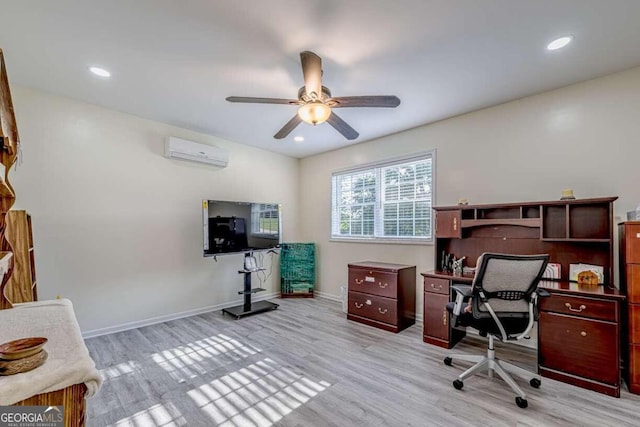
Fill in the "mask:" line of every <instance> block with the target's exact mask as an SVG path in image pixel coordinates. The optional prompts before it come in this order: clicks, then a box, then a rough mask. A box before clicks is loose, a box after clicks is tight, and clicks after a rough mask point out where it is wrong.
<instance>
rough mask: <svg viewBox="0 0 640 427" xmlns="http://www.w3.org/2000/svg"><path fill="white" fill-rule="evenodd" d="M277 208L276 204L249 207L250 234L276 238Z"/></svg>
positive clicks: (259, 204) (260, 204) (254, 204)
mask: <svg viewBox="0 0 640 427" xmlns="http://www.w3.org/2000/svg"><path fill="white" fill-rule="evenodd" d="M278 208H279V206H278V205H277V204H267V203H253V204H252V205H251V233H253V234H264V235H269V236H277V235H278V225H279V220H278V213H279V212H278Z"/></svg>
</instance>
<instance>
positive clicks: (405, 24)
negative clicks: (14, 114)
mask: <svg viewBox="0 0 640 427" xmlns="http://www.w3.org/2000/svg"><path fill="white" fill-rule="evenodd" d="M639 18H640V1H638V0H607V1H604V0H535V1H514V0H455V1H452V0H397V1H390V0H305V1H300V0H270V1H267V0H238V1H220V0H219V1H211V0H190V1H186V0H183V1H177V0H135V1H131V0H102V1H95V0H50V1H36V0H23V1H14V0H1V1H0V47H1V48H3V49H4V52H5V58H6V60H7V65H8V73H9V78H10V81H11V82H12V83H17V84H21V85H25V86H30V87H35V88H38V89H42V90H45V91H48V92H53V93H57V94H61V95H64V96H68V97H71V98H75V99H79V100H82V101H86V102H90V103H93V104H98V105H101V106H104V107H107V108H112V109H115V110H119V111H124V112H127V113H131V114H135V115H137V116H140V117H145V118H149V119H153V120H158V121H161V122H165V123H169V124H173V125H177V126H181V127H184V128H188V129H192V130H196V131H201V132H205V133H208V134H212V135H215V136H218V137H221V138H224V139H227V140H230V141H235V142H239V143H243V144H249V145H254V146H257V147H261V148H264V149H267V150H272V151H276V152H280V153H284V154H287V155H290V156H294V157H305V156H309V155H312V154H315V153H320V152H323V151H329V150H333V149H336V148H341V147H344V146H346V145H348V144H353V143H359V142H363V141H367V140H370V139H373V138H378V137H381V136H384V135H389V134H392V133H395V132H399V131H402V130H405V129H409V128H412V127H416V126H420V125H423V124H426V123H431V122H434V121H437V120H441V119H444V118H447V117H452V116H455V115H458V114H462V113H465V112H469V111H473V110H477V109H479V108H483V107H487V106H491V105H496V104H499V103H502V102H505V101H508V100H512V99H516V98H520V97H523V96H526V95H530V94H534V93H539V92H542V91H546V90H549V89H553V88H557V87H561V86H565V85H568V84H571V83H574V82H578V81H581V80H586V79H590V78H593V77H596V76H601V75H605V74H609V73H612V72H615V71H619V70H623V69H626V68H630V67H633V66H637V65H640V49H639V48H638V46H639V45H640V25H639V24H638V22H640V20H639ZM566 34H572V35H574V36H575V40H574V42H573V43H572V44H570V45H569V46H568V47H567V48H565V49H563V50H560V51H556V52H549V51H546V50H545V46H546V44H547V43H548V42H549V41H551V40H552V39H554V38H556V37H557V36H562V35H566ZM303 50H311V51H314V52H315V53H317V54H318V55H320V56H321V57H322V59H323V69H324V77H323V84H324V85H325V86H327V87H329V88H330V89H331V91H332V92H333V95H334V96H352V95H397V96H398V97H399V98H400V99H401V100H402V103H401V105H400V106H399V107H398V108H396V109H381V108H345V109H341V110H340V111H339V114H340V116H341V117H342V118H343V119H344V120H346V121H347V122H348V123H349V124H351V126H353V127H354V128H355V129H356V130H357V131H358V132H359V133H360V137H359V138H358V139H357V140H355V141H353V142H349V141H347V140H345V139H344V138H343V137H342V136H341V135H340V134H338V133H337V132H336V131H335V130H334V129H333V128H332V127H331V126H330V125H328V124H322V125H318V126H316V127H313V126H311V125H308V124H306V123H302V124H301V125H300V126H299V127H298V128H296V129H295V130H294V131H293V132H292V133H291V134H290V135H289V137H288V138H287V139H284V140H275V139H273V135H274V134H275V133H276V132H277V131H278V130H279V129H280V128H281V127H282V126H283V125H284V124H285V123H286V122H287V121H288V120H289V119H290V118H291V117H292V116H293V115H294V114H295V112H296V108H295V107H294V106H288V105H265V104H257V105H254V104H231V103H229V102H226V101H225V97H227V96H229V95H237V96H258V97H275V98H292V99H295V98H296V96H297V91H298V88H300V87H301V86H302V85H303V80H302V71H301V68H300V57H299V52H301V51H303ZM90 65H100V66H103V67H104V68H106V69H108V70H110V71H111V72H112V74H113V76H112V78H111V79H108V80H105V79H100V78H97V77H95V76H93V75H91V74H89V73H88V72H87V67H88V66H90ZM296 135H301V136H303V137H304V138H305V141H304V142H295V141H294V140H293V137H294V136H296ZM425 143H426V144H427V145H429V144H428V143H427V142H425Z"/></svg>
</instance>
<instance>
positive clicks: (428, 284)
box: [424, 277, 449, 295]
mask: <svg viewBox="0 0 640 427" xmlns="http://www.w3.org/2000/svg"><path fill="white" fill-rule="evenodd" d="M424 291H425V292H433V293H435V294H443V295H449V281H448V280H446V279H438V278H435V277H425V278H424Z"/></svg>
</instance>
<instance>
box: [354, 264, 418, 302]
mask: <svg viewBox="0 0 640 427" xmlns="http://www.w3.org/2000/svg"><path fill="white" fill-rule="evenodd" d="M414 283H415V282H414ZM349 291H354V292H365V293H367V294H371V295H379V296H382V297H387V298H397V297H398V274H397V273H393V272H389V271H380V270H373V269H363V268H354V267H351V268H349Z"/></svg>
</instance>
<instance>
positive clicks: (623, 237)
mask: <svg viewBox="0 0 640 427" xmlns="http://www.w3.org/2000/svg"><path fill="white" fill-rule="evenodd" d="M619 237H620V275H621V278H620V288H621V289H625V290H626V292H627V319H628V320H627V325H626V326H627V331H628V332H627V336H628V339H629V345H628V357H627V360H626V362H627V363H626V366H625V377H626V380H627V385H628V386H629V391H630V392H632V393H639V394H640V221H627V222H624V223H622V224H620V225H619Z"/></svg>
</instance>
